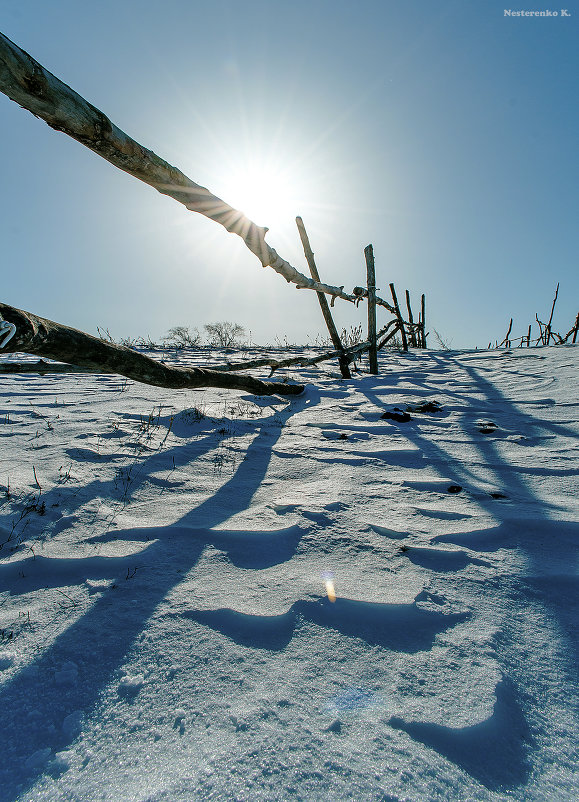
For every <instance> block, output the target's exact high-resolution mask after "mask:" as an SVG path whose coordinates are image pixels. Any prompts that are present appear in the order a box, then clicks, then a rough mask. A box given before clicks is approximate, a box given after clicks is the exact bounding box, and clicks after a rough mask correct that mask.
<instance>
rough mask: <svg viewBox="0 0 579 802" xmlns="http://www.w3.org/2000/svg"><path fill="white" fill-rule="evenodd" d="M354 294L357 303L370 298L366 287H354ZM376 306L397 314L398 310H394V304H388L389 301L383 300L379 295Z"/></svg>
mask: <svg viewBox="0 0 579 802" xmlns="http://www.w3.org/2000/svg"><path fill="white" fill-rule="evenodd" d="M353 293H354V296H355V297H356V299H357V301H356V303H358V302H359V301H361V300H362V299H363V298H367V297H368V290H367V289H366V287H354V289H353ZM376 306H383V307H384V308H385V309H387V310H388V311H389V312H391V313H392V314H395V312H396V310H395V309H394V307H393V306H392V304H389V303H387V301H385V300H384V299H383V298H380V296H379V295H376Z"/></svg>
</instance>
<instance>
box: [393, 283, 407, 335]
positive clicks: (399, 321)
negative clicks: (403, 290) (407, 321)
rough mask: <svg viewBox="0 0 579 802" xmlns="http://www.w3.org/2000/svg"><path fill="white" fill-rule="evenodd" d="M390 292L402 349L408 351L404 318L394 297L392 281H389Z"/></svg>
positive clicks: (394, 291)
mask: <svg viewBox="0 0 579 802" xmlns="http://www.w3.org/2000/svg"><path fill="white" fill-rule="evenodd" d="M390 292H391V293H392V301H393V302H394V311H395V313H396V317H397V318H398V325H399V327H400V337H401V338H402V348H403V350H404V351H408V340H407V339H406V331H405V330H404V319H403V317H402V315H401V314H400V307H399V306H398V298H397V297H396V290H395V289H394V284H392V283H390Z"/></svg>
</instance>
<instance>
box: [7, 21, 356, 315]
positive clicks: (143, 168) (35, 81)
mask: <svg viewBox="0 0 579 802" xmlns="http://www.w3.org/2000/svg"><path fill="white" fill-rule="evenodd" d="M0 90H1V91H2V92H4V94H6V95H7V96H8V97H9V98H10V99H11V100H13V101H15V102H16V103H18V104H19V105H20V106H22V107H23V108H25V109H27V110H28V111H30V112H32V114H34V115H35V116H36V117H40V118H41V119H43V120H44V121H45V122H46V123H48V125H49V126H50V127H51V128H54V129H55V130H56V131H62V132H63V133H65V134H68V136H70V137H72V138H73V139H76V140H77V142H80V143H81V144H82V145H85V146H86V147H87V148H89V149H90V150H92V151H93V152H94V153H97V154H98V155H99V156H102V158H103V159H106V160H107V161H108V162H110V163H111V164H113V165H114V166H115V167H118V168H119V169H120V170H123V171H124V172H126V173H129V175H132V176H134V177H135V178H138V179H139V181H143V182H144V183H146V184H149V186H151V187H153V188H154V189H156V190H157V192H161V193H162V194H163V195H168V196H169V197H171V198H173V199H174V200H176V201H178V202H179V203H182V204H183V205H184V206H186V208H187V209H189V210H190V211H193V212H198V213H199V214H202V215H204V216H205V217H208V218H210V219H211V220H214V221H215V222H217V223H219V224H220V225H222V226H223V227H224V228H225V229H226V230H227V231H229V232H231V233H233V234H237V235H238V236H239V237H241V239H242V240H243V241H244V242H245V244H246V246H247V247H248V248H249V250H250V251H251V252H252V253H254V254H255V255H256V256H257V258H258V259H259V260H260V262H261V264H262V265H263V266H264V267H267V266H269V267H271V268H273V270H275V271H276V273H279V274H280V275H281V276H283V277H284V278H285V280H286V281H287V282H288V283H291V284H295V285H296V287H297V288H298V289H310V290H315V291H316V292H323V293H326V294H327V295H330V296H332V301H333V300H334V299H335V298H343V299H344V300H346V301H351V302H355V301H356V297H355V296H354V295H348V294H347V293H345V292H344V288H343V287H333V286H331V285H329V284H322V283H320V282H317V281H314V280H313V279H311V278H308V277H307V276H305V275H303V274H302V273H300V272H299V271H298V270H296V268H295V267H293V266H292V265H291V264H290V263H289V262H287V261H286V260H285V259H282V257H281V256H280V255H279V254H278V253H277V252H276V251H275V250H274V248H272V247H271V246H270V245H268V244H267V242H265V235H266V233H267V228H264V227H262V226H258V225H256V223H254V222H252V221H251V220H249V218H247V217H246V216H245V215H244V214H243V213H242V212H240V211H238V210H237V209H234V208H233V207H232V206H230V205H229V204H228V203H226V202H225V201H223V200H222V199H221V198H218V197H217V196H216V195H213V193H212V192H210V191H209V190H208V189H206V188H205V187H203V186H201V185H200V184H197V183H195V181H192V180H191V179H190V178H188V177H187V176H186V175H185V174H184V173H182V172H181V171H180V170H178V169H177V168H176V167H173V166H172V165H170V164H169V163H168V162H166V161H164V159H161V158H160V157H159V156H157V154H156V153H153V151H151V150H148V149H147V148H145V147H143V146H142V145H140V144H139V143H138V142H136V141H135V140H134V139H132V138H131V137H130V136H128V135H127V134H125V132H124V131H121V130H120V128H117V126H116V125H114V124H113V123H112V122H111V120H109V118H108V117H106V116H105V114H103V112H102V111H99V109H97V108H96V107H95V106H93V105H92V104H91V103H88V102H87V101H86V100H85V99H84V98H83V97H81V96H80V95H79V94H77V93H76V92H75V91H74V90H73V89H71V88H70V87H69V86H67V85H66V84H65V83H63V82H62V81H60V80H59V79H58V78H57V77H56V76H54V75H53V74H52V73H50V72H48V70H46V69H45V68H44V67H43V66H42V65H41V64H39V63H38V62H37V61H36V60H35V59H33V58H32V56H30V55H29V54H28V53H26V52H25V51H24V50H21V49H20V48H19V47H18V45H16V44H14V42H11V41H10V39H8V38H7V37H6V36H4V35H3V34H0Z"/></svg>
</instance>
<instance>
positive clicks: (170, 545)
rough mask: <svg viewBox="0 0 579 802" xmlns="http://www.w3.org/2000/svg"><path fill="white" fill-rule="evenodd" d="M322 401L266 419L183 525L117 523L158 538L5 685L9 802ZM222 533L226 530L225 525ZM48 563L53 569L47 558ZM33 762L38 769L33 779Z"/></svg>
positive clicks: (310, 395)
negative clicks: (286, 437)
mask: <svg viewBox="0 0 579 802" xmlns="http://www.w3.org/2000/svg"><path fill="white" fill-rule="evenodd" d="M317 403H319V394H318V392H317V390H316V389H315V388H309V389H308V391H307V394H306V395H305V396H301V397H299V398H296V399H292V401H291V403H289V404H288V405H287V406H286V408H285V409H284V410H283V411H281V412H280V411H278V412H276V413H275V418H276V423H277V426H276V428H273V427H272V426H271V418H273V416H268V417H266V418H265V419H261V420H259V421H256V422H255V432H256V434H255V437H254V439H253V441H252V442H251V444H250V445H249V447H248V449H247V454H246V458H245V459H244V460H243V461H241V462H240V463H239V465H238V467H237V469H236V471H235V473H234V474H233V476H232V477H231V478H230V479H229V480H228V481H227V482H225V483H224V484H223V485H222V486H221V487H220V488H219V489H218V490H217V491H216V492H215V493H214V494H213V495H212V496H211V497H210V498H208V499H206V500H205V501H204V502H202V503H201V504H199V505H198V506H197V507H196V508H194V509H192V510H189V511H187V512H186V513H185V515H183V517H182V518H181V519H180V520H178V521H176V522H175V523H174V524H172V525H170V526H163V527H150V528H146V529H143V530H141V529H138V528H136V529H133V530H125V531H124V532H122V533H121V532H119V531H115V535H117V536H120V537H123V538H125V539H127V540H134V541H137V542H138V541H139V540H145V541H147V540H150V543H149V544H148V545H147V546H146V547H145V548H144V549H143V551H141V552H140V553H139V554H138V555H137V556H134V555H133V556H131V557H130V558H115V559H113V561H112V563H111V564H110V566H111V567H112V568H114V569H115V571H118V568H119V567H120V566H122V571H121V572H120V574H119V573H117V574H116V580H115V582H114V583H113V585H112V586H111V587H110V588H109V589H108V590H106V591H105V592H104V593H103V594H102V595H100V596H99V597H98V598H97V599H96V601H95V603H94V604H93V605H92V607H91V608H90V609H89V610H88V612H86V613H85V614H84V615H82V616H81V617H80V618H79V619H78V620H77V621H76V622H75V623H74V624H72V625H71V626H69V627H68V628H67V629H66V630H65V631H64V632H63V633H62V634H61V635H60V636H59V637H57V638H56V640H55V641H54V642H53V643H51V644H50V646H49V647H48V648H47V649H46V650H45V651H43V652H42V653H41V654H39V656H38V657H37V659H36V660H34V661H33V662H31V663H30V664H28V666H27V667H26V668H25V669H23V670H22V671H21V672H20V673H19V674H17V675H16V676H15V677H14V678H13V679H12V680H11V681H9V682H7V683H6V684H5V685H4V686H3V688H2V690H1V692H0V711H1V717H2V718H1V722H2V725H1V727H0V754H2V755H3V760H2V763H1V765H0V799H1V800H2V802H9V801H10V800H14V799H15V798H16V797H17V796H19V795H20V794H21V793H23V792H24V791H25V790H26V788H28V787H30V786H31V785H32V784H33V783H34V782H35V780H36V779H37V778H38V776H39V775H40V774H41V773H42V771H43V770H44V769H45V767H46V761H47V760H48V758H49V756H50V754H51V753H53V752H55V751H59V750H62V749H64V748H65V747H66V745H67V743H69V742H70V740H71V739H72V738H74V737H76V734H77V732H78V731H77V730H75V729H74V728H71V727H70V726H69V725H68V724H67V723H66V722H67V721H68V722H69V723H70V720H71V719H70V718H68V719H67V717H70V716H71V715H74V716H76V718H77V719H79V718H81V717H82V716H83V715H85V716H87V717H88V716H89V715H90V713H91V711H92V710H93V709H94V707H95V705H96V704H97V703H98V700H99V697H100V696H101V694H102V693H103V691H104V689H105V688H106V686H107V685H108V684H109V683H110V682H111V681H112V680H113V679H114V677H115V672H116V671H117V670H118V669H119V668H120V667H121V666H122V664H123V662H124V660H125V659H126V658H127V656H128V655H129V652H130V650H131V647H132V646H133V644H134V642H135V640H136V638H137V636H138V635H139V633H140V632H141V630H142V629H143V627H144V625H145V623H146V621H147V620H148V619H149V618H150V617H151V616H152V615H153V613H154V612H155V610H156V608H157V607H158V605H159V604H160V603H161V602H162V601H163V599H164V598H165V597H166V596H167V594H168V593H169V592H170V591H171V590H172V588H174V587H175V586H176V585H177V584H179V582H180V581H182V579H183V574H184V573H186V572H187V571H189V570H190V569H191V568H193V567H194V566H195V564H196V563H197V561H198V559H199V557H200V555H201V553H202V551H203V549H204V547H205V545H206V544H207V542H211V540H212V539H213V538H215V536H216V534H215V532H213V533H212V532H210V531H209V530H210V529H211V528H212V527H215V526H218V525H220V524H223V523H224V522H225V521H227V520H228V519H229V518H230V517H231V516H233V515H235V514H236V513H238V512H240V511H242V510H245V509H247V508H248V506H249V505H250V503H251V500H252V498H253V496H254V494H255V492H256V491H257V489H258V488H259V486H260V484H261V482H262V480H263V478H264V476H265V475H266V472H267V468H268V465H269V462H270V458H271V453H272V448H273V446H274V445H275V443H276V442H277V440H278V438H279V437H280V434H281V430H282V428H283V425H284V424H285V423H286V422H287V421H288V420H289V419H290V418H291V417H292V416H293V415H295V414H296V413H298V412H300V411H302V410H303V409H305V408H306V407H311V406H313V405H315V404H317ZM286 535H287V537H286V541H287V542H286V544H285V546H283V545H282V547H280V549H281V550H280V551H278V554H277V556H279V557H280V559H286V558H287V554H286V552H285V551H284V549H285V550H286V551H287V548H291V547H292V546H293V547H295V546H296V545H297V542H298V541H299V536H300V533H299V532H297V533H296V532H291V533H289V534H288V533H286ZM218 537H222V538H223V537H225V535H224V534H223V531H222V530H220V531H219V534H218ZM233 540H234V541H235V536H234V537H233ZM282 541H283V538H282ZM272 548H273V546H272ZM234 551H235V548H234ZM238 552H239V548H237V552H236V553H238ZM238 556H239V553H238ZM272 556H273V555H272V554H270V557H272ZM131 565H134V566H136V567H138V568H140V569H142V568H146V571H139V572H137V573H136V574H135V573H133V576H132V578H131V579H130V580H129V575H130V572H129V571H127V567H128V568H130V566H131ZM40 567H41V573H44V569H45V568H46V566H40ZM61 567H62V566H61ZM87 567H88V568H89V574H91V573H94V571H95V566H94V565H91V562H90V558H89V563H88V565H87ZM96 568H98V570H99V571H101V577H102V576H111V573H112V572H110V571H108V570H107V563H106V562H105V563H104V564H98V565H97V566H96ZM101 569H102V570H101ZM77 570H78V567H77ZM141 575H142V577H143V579H142V580H141V579H140V576H141ZM77 576H78V574H77ZM112 577H115V573H112ZM63 666H64V667H65V670H63ZM66 667H68V669H67V668H66ZM23 764H24V765H26V766H27V769H28V771H29V773H28V779H27V781H26V782H25V783H24V784H23V780H22V777H23Z"/></svg>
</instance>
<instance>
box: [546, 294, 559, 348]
mask: <svg viewBox="0 0 579 802" xmlns="http://www.w3.org/2000/svg"><path fill="white" fill-rule="evenodd" d="M558 295H559V282H557V289H556V290H555V297H554V298H553V306H552V307H551V315H550V317H549V322H548V323H547V330H546V338H547V341H546V343H545V345H549V342H550V341H551V322H552V320H553V312H554V311H555V304H556V303H557V296H558Z"/></svg>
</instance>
